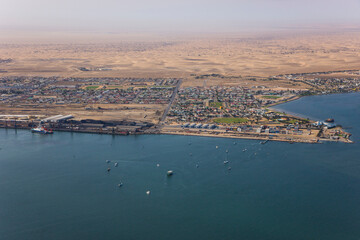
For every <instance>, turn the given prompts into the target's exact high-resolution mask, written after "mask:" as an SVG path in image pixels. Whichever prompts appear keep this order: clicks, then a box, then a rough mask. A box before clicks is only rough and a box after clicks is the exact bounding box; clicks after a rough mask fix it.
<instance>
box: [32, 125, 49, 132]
mask: <svg viewBox="0 0 360 240" xmlns="http://www.w3.org/2000/svg"><path fill="white" fill-rule="evenodd" d="M31 132H33V133H41V134H53V131H52V130H49V129H47V128H45V127H44V126H42V125H41V124H39V126H37V127H34V128H32V129H31Z"/></svg>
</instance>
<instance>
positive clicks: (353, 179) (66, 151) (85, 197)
mask: <svg viewBox="0 0 360 240" xmlns="http://www.w3.org/2000/svg"><path fill="white" fill-rule="evenodd" d="M278 108H281V109H282V110H287V111H291V112H295V113H299V114H302V115H305V116H309V117H311V118H313V119H324V118H327V117H333V118H335V119H336V120H337V122H338V123H339V124H342V125H343V126H344V127H348V128H349V131H351V132H352V133H353V134H354V136H353V139H354V140H355V141H357V142H356V143H355V144H343V143H324V144H288V143H279V142H268V143H267V144H265V145H262V144H259V141H253V140H232V139H221V138H202V137H187V136H155V135H148V136H126V137H124V136H114V137H113V136H108V135H93V134H71V133H60V132H56V133H55V134H54V135H52V136H42V135H36V134H32V133H30V132H29V131H24V130H18V131H15V130H10V129H9V130H5V129H1V130H0V148H1V150H0V239H1V240H2V239H6V240H12V239H16V240H17V239H29V240H35V239H36V240H39V239H207V240H208V239H259V240H266V239H274V240H279V239H287V240H288V239H295V240H296V239H299V240H300V239H326V240H329V239H343V240H346V239H354V240H355V239H356V240H358V239H360V157H359V156H360V146H359V143H358V140H360V138H359V136H360V127H359V123H360V94H347V95H329V96H315V97H307V98H302V99H300V100H298V101H294V102H291V103H287V104H284V105H281V106H279V107H278ZM350 127H351V129H350ZM234 142H235V143H236V144H234ZM189 143H191V144H189ZM217 145H218V146H219V148H218V149H216V148H215V146H217ZM245 148H246V149H247V151H246V152H243V149H245ZM226 150H229V153H228V154H226ZM190 153H191V154H190ZM107 159H109V160H111V161H112V163H110V164H107V163H106V162H105V160H107ZM226 159H228V160H229V164H228V165H226V166H224V164H223V161H224V160H226ZM114 162H118V164H119V165H118V167H117V168H115V167H114V166H113V163H114ZM157 164H160V167H157V166H156V165H157ZM196 165H198V166H199V167H198V168H197V167H196ZM109 166H110V167H111V169H112V170H111V171H110V173H107V172H106V169H107V168H108V167H109ZM228 167H231V168H232V169H231V171H229V170H227V168H228ZM169 169H172V170H174V172H175V174H174V176H172V177H171V178H167V177H166V171H167V170H169ZM120 182H122V183H123V184H124V185H123V187H121V188H120V189H119V188H118V187H117V184H118V183H120ZM147 190H150V191H151V194H150V195H146V191H147Z"/></svg>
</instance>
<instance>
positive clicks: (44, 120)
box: [41, 115, 63, 122]
mask: <svg viewBox="0 0 360 240" xmlns="http://www.w3.org/2000/svg"><path fill="white" fill-rule="evenodd" d="M62 116H63V115H56V116H51V117H47V118H44V119H42V120H41V121H43V122H49V121H51V120H52V119H55V118H58V117H62Z"/></svg>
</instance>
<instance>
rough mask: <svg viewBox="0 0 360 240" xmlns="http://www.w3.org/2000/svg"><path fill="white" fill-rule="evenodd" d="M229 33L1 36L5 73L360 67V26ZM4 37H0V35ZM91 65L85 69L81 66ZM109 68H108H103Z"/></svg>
mask: <svg viewBox="0 0 360 240" xmlns="http://www.w3.org/2000/svg"><path fill="white" fill-rule="evenodd" d="M270 36H271V37H263V36H256V35H254V36H249V35H246V36H242V35H241V34H238V35H234V34H233V35H231V36H230V37H226V36H222V37H221V38H219V37H209V38H200V39H196V38H184V39H176V40H174V39H172V40H167V39H165V38H164V39H156V40H152V41H149V40H147V41H143V39H138V40H136V41H126V40H124V41H120V40H119V41H114V42H110V40H107V41H103V42H101V41H99V42H97V43H92V44H84V43H76V41H75V43H61V42H60V43H39V44H33V43H31V44H15V43H14V44H11V43H1V42H0V58H1V59H8V58H11V59H13V61H12V62H10V63H0V70H1V73H0V74H1V76H6V75H13V76H14V75H37V76H39V75H41V76H54V75H56V76H77V77H92V76H96V77H184V78H190V76H191V75H194V74H197V75H200V74H212V73H217V74H222V75H225V76H243V77H246V76H263V77H267V76H272V75H277V74H282V73H298V72H315V71H328V70H344V69H360V61H359V60H360V32H338V33H329V34H327V33H318V34H317V33H313V34H309V33H308V34H288V35H286V34H281V35H275V34H274V35H270ZM0 41H1V39H0ZM82 67H83V68H87V69H91V71H82V70H80V68H82ZM104 69H105V70H104Z"/></svg>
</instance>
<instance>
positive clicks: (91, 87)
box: [86, 86, 99, 90]
mask: <svg viewBox="0 0 360 240" xmlns="http://www.w3.org/2000/svg"><path fill="white" fill-rule="evenodd" d="M98 87H99V86H87V87H86V90H95V89H97V88H98Z"/></svg>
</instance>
